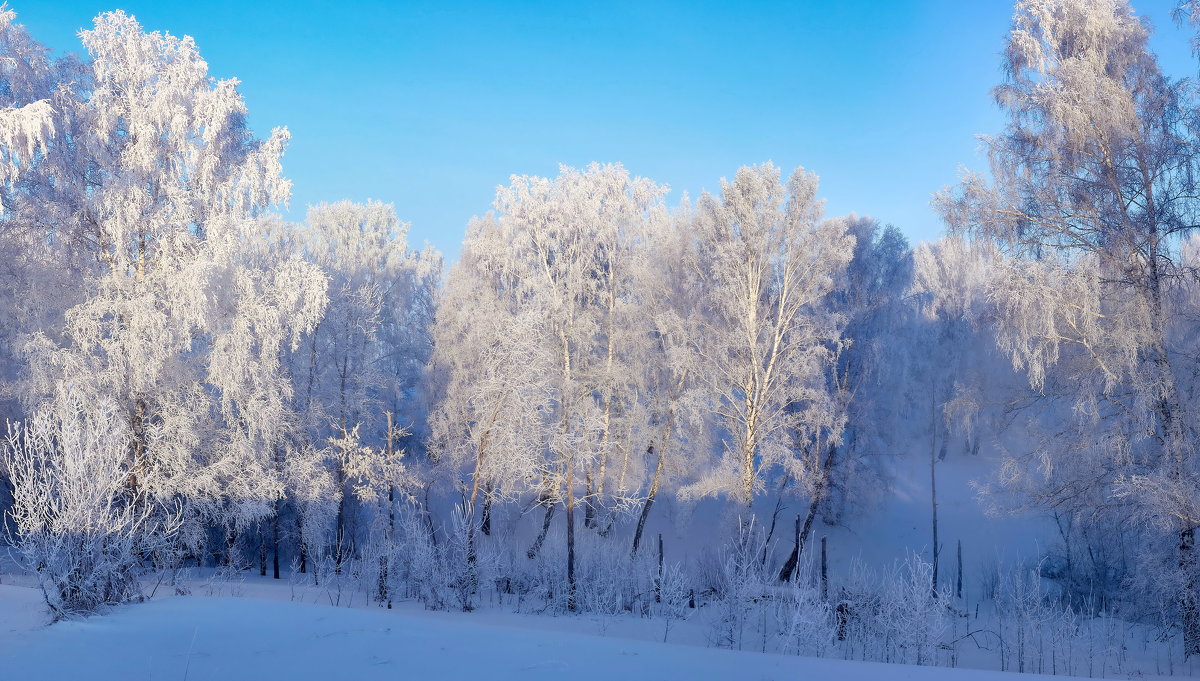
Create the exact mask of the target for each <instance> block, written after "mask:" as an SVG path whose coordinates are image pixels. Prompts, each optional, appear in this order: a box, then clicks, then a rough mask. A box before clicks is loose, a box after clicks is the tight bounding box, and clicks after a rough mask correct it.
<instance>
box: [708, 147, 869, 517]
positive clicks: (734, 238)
mask: <svg viewBox="0 0 1200 681" xmlns="http://www.w3.org/2000/svg"><path fill="white" fill-rule="evenodd" d="M816 192H817V177H816V175H813V174H812V173H808V172H805V171H804V170H800V169H798V170H797V171H796V172H794V173H793V174H792V176H791V177H790V178H789V180H788V182H787V185H786V186H785V185H784V184H783V183H782V182H781V181H780V172H779V170H778V169H777V168H776V167H775V166H773V165H770V164H766V165H761V166H753V167H743V168H740V169H739V170H738V172H737V175H736V176H735V177H734V179H733V181H732V182H724V181H723V182H722V185H721V197H720V198H717V197H713V196H711V195H709V194H704V195H702V196H701V198H700V201H699V203H698V206H697V218H696V222H695V226H694V228H693V229H694V233H695V234H696V238H697V239H698V240H699V242H700V244H699V249H700V253H701V254H702V256H701V259H700V261H699V267H700V271H701V273H702V275H701V282H702V284H701V285H702V286H703V287H704V293H705V304H704V305H703V307H702V308H701V309H700V310H699V311H698V312H699V314H700V315H701V319H702V320H703V322H702V327H701V328H700V329H699V331H698V335H697V344H698V351H699V353H700V357H701V363H702V366H703V368H702V370H701V371H702V373H703V377H702V378H701V380H702V382H703V384H704V386H705V388H706V390H707V391H708V392H709V395H710V400H711V409H712V411H713V414H714V416H715V417H716V419H717V420H718V421H719V424H720V427H721V428H722V429H723V435H722V439H723V441H722V446H721V448H720V454H719V457H718V460H717V461H716V462H715V465H714V466H713V468H712V469H711V470H709V471H708V472H707V473H706V474H705V475H704V476H703V477H702V478H701V479H699V480H698V481H696V482H694V483H693V484H691V485H689V486H688V487H686V488H685V489H684V494H686V495H692V496H704V495H717V494H727V495H729V496H730V497H731V498H733V499H736V500H737V501H739V502H740V503H742V504H746V505H749V504H750V503H751V501H752V500H753V499H754V496H755V494H756V493H758V492H759V491H761V490H762V487H763V475H764V474H765V473H767V472H769V471H771V470H772V469H774V468H777V467H780V466H785V465H788V464H789V463H790V462H791V461H792V459H793V452H792V448H791V444H792V441H791V438H792V436H793V434H794V433H795V432H796V431H797V430H798V429H801V428H803V427H804V425H805V424H806V423H815V422H818V421H822V420H825V419H826V416H828V414H827V413H822V412H823V410H825V409H826V407H827V402H826V399H825V398H826V397H827V393H826V386H825V385H824V381H823V377H824V375H825V371H826V369H827V367H828V366H829V363H830V361H831V360H832V355H831V354H830V352H829V347H828V346H827V344H826V341H829V340H833V339H836V337H837V335H838V330H839V328H840V323H839V322H838V321H837V320H835V319H834V318H833V317H832V316H831V315H830V314H829V313H828V312H827V311H825V310H822V309H821V308H819V307H818V303H819V302H820V301H821V300H822V298H824V296H825V295H826V294H828V293H829V291H830V290H831V289H832V288H833V285H834V281H835V279H836V277H838V276H839V274H840V273H841V272H842V271H843V270H844V269H845V268H846V265H847V264H848V263H849V261H850V258H851V256H852V254H853V250H854V238H853V237H851V236H849V235H848V234H847V233H846V226H845V223H844V221H841V220H825V221H823V220H822V219H821V212H822V207H821V202H820V201H818V200H817V198H816Z"/></svg>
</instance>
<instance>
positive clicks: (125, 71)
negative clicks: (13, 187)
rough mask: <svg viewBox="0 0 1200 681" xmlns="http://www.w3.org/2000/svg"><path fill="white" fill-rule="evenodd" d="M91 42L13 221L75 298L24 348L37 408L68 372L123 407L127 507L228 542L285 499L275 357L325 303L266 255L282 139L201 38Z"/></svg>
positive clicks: (307, 269) (124, 23) (278, 191)
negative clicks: (208, 527)
mask: <svg viewBox="0 0 1200 681" xmlns="http://www.w3.org/2000/svg"><path fill="white" fill-rule="evenodd" d="M80 35H81V38H82V40H83V43H84V47H85V48H86V50H87V53H88V55H87V60H86V61H85V62H83V66H82V67H81V73H83V74H84V76H86V77H85V78H82V79H81V82H78V83H71V84H70V85H69V86H68V87H65V88H59V89H58V90H56V92H59V93H60V94H61V96H59V97H58V98H57V99H55V100H54V104H55V116H56V118H55V130H56V131H57V133H58V134H56V135H55V136H54V137H53V138H51V139H50V140H49V142H48V143H47V146H46V150H45V152H44V153H40V154H39V155H38V157H37V159H36V160H35V162H33V163H31V164H29V167H28V168H26V169H25V170H24V172H23V173H22V178H21V191H19V192H16V193H14V194H13V195H11V196H10V197H9V204H10V208H11V212H9V213H6V215H11V219H12V220H13V221H14V222H21V223H23V224H25V225H27V226H28V225H32V226H33V227H32V228H38V229H42V230H44V234H46V238H47V239H48V240H52V241H53V243H57V244H62V245H63V246H62V249H61V251H60V252H61V254H62V255H63V257H62V259H61V260H60V261H59V262H58V263H57V265H58V267H60V268H61V269H60V270H59V271H58V272H56V274H57V276H58V278H59V280H60V281H61V282H66V283H68V284H69V286H70V287H71V288H73V289H74V293H73V295H71V296H68V300H69V301H70V302H71V306H70V307H69V309H67V310H66V311H65V313H64V314H63V317H62V324H61V326H59V327H57V328H54V327H51V328H41V329H36V330H34V332H33V333H31V334H29V335H28V337H27V341H26V342H25V343H24V350H25V353H26V355H25V356H26V358H27V362H28V381H27V382H26V383H25V386H24V388H25V390H26V394H27V396H28V401H29V404H30V408H31V409H36V408H37V405H38V404H39V403H40V402H42V401H43V400H50V399H52V397H53V395H55V394H56V392H57V386H58V385H60V381H61V380H62V379H63V378H64V377H71V378H72V379H73V380H74V381H75V388H74V389H75V390H76V391H77V392H78V393H79V394H81V395H87V396H90V397H88V398H85V399H84V400H83V402H84V403H85V404H86V403H91V402H94V403H96V404H100V403H102V402H104V401H105V400H111V401H113V402H115V403H116V404H117V405H118V407H119V409H120V410H121V413H123V414H124V418H125V421H126V425H127V429H128V432H129V443H130V445H129V448H128V451H127V457H128V470H129V476H128V485H129V490H130V491H129V493H130V495H131V497H132V498H134V499H137V500H142V501H141V502H139V503H142V502H145V503H149V501H150V500H152V499H157V500H163V499H172V498H174V499H182V500H185V502H186V503H185V506H186V509H187V514H186V515H187V518H188V519H190V520H189V527H190V528H191V529H190V530H188V531H187V532H185V535H184V536H186V537H191V538H192V540H194V541H199V540H200V538H201V535H202V533H201V532H200V530H199V525H198V523H201V522H203V521H204V519H211V520H219V522H220V523H221V524H223V525H225V526H226V528H227V529H228V531H229V532H230V533H231V536H232V535H233V534H234V533H236V532H238V531H240V530H242V529H244V528H245V527H246V526H247V524H248V523H249V522H252V521H253V519H255V518H257V517H261V516H262V515H265V514H266V513H268V512H269V510H270V509H271V507H272V503H273V499H274V498H276V497H277V496H278V494H279V493H280V483H279V480H278V478H277V477H276V476H274V475H272V474H271V473H270V471H271V466H270V465H269V462H268V461H266V457H269V455H270V454H269V453H270V452H271V451H272V449H273V447H274V445H275V443H276V442H277V440H278V438H279V437H280V434H281V430H282V427H283V425H284V424H285V423H286V419H285V416H286V414H287V412H288V407H289V404H290V393H289V385H288V382H287V380H286V377H285V376H284V375H283V373H282V369H281V365H280V349H281V348H282V347H283V346H285V345H288V344H292V343H296V342H298V340H299V338H300V335H301V334H302V333H303V332H304V331H305V330H306V329H308V328H310V327H311V326H312V325H313V324H314V323H315V321H316V319H317V318H318V317H319V316H320V314H321V313H322V311H323V307H324V303H325V279H324V277H323V275H322V274H321V273H320V272H319V271H318V270H316V268H314V267H312V266H311V265H308V264H306V263H304V262H303V261H302V260H300V259H299V258H297V257H290V258H281V259H271V258H270V257H268V256H267V255H265V254H264V253H263V252H262V251H261V250H259V249H257V248H256V245H257V244H259V243H261V241H260V240H261V231H262V225H261V223H259V222H258V219H259V217H260V216H261V215H262V214H263V213H264V212H265V211H266V210H267V209H268V208H269V207H270V206H272V205H275V204H279V203H281V202H283V201H284V200H286V198H287V196H288V192H289V183H288V182H287V181H286V180H284V179H283V178H282V177H281V176H280V168H281V166H280V156H281V154H282V151H283V146H284V144H285V142H286V139H287V132H286V131H285V130H282V129H277V130H275V131H274V132H273V133H272V135H271V136H270V137H269V138H268V139H266V140H258V139H256V138H255V137H254V136H253V134H252V133H251V131H250V130H249V128H248V127H247V125H246V108H245V105H244V103H243V101H242V99H241V97H240V95H239V94H238V93H237V89H236V87H237V82H236V81H233V80H225V81H214V80H213V79H211V78H210V77H209V76H208V74H207V66H206V64H205V63H204V61H203V60H202V59H201V58H200V56H199V53H198V51H197V49H196V46H195V44H194V43H193V41H192V40H191V39H190V38H186V37H185V38H177V37H174V36H171V35H169V34H163V33H146V32H145V31H143V30H142V28H141V26H140V25H139V24H138V23H137V22H136V21H135V20H134V19H133V18H132V17H130V16H128V15H126V14H124V13H122V12H112V13H107V14H102V15H100V16H99V17H97V19H96V21H95V27H94V28H93V29H91V30H87V31H83V32H82V33H81V34H80ZM48 243H49V241H48ZM72 299H73V300H72ZM193 548H196V547H193Z"/></svg>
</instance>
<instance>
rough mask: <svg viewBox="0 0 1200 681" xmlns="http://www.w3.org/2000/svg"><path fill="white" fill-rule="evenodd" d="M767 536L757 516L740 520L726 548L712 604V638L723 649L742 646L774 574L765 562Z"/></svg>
mask: <svg viewBox="0 0 1200 681" xmlns="http://www.w3.org/2000/svg"><path fill="white" fill-rule="evenodd" d="M765 549H766V539H765V537H764V536H763V532H762V528H761V527H758V526H757V524H756V522H755V520H754V518H753V517H751V519H750V520H748V521H747V520H739V521H738V529H737V534H736V535H735V536H734V537H733V540H732V542H730V543H729V544H728V545H727V546H726V547H725V549H724V551H723V552H722V555H721V561H720V569H721V572H720V575H719V582H718V583H717V584H716V593H715V594H714V600H713V602H712V603H711V605H712V606H713V607H715V608H716V615H715V617H714V619H713V620H712V624H711V631H710V638H711V640H712V642H713V644H714V645H716V646H718V647H721V648H739V649H740V648H741V647H742V645H743V643H744V642H745V633H746V624H747V621H748V620H749V618H750V615H751V611H752V609H753V608H754V606H755V605H756V604H758V602H759V601H760V600H761V599H762V598H763V595H764V593H765V592H766V590H767V586H768V585H769V584H771V583H772V582H773V575H772V574H770V571H769V570H767V569H766V567H765V565H764V564H763V561H762V556H763V555H764V550H765Z"/></svg>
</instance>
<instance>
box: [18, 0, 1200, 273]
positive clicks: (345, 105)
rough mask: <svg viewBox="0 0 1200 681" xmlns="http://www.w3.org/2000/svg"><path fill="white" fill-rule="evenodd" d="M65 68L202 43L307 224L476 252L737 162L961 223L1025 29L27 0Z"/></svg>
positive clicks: (856, 3)
mask: <svg viewBox="0 0 1200 681" xmlns="http://www.w3.org/2000/svg"><path fill="white" fill-rule="evenodd" d="M1133 1H1134V6H1135V8H1137V9H1138V11H1139V12H1140V13H1141V14H1143V15H1146V16H1148V17H1150V19H1151V21H1152V22H1153V23H1154V25H1155V26H1156V28H1157V29H1158V34H1157V35H1156V37H1155V40H1154V48H1155V50H1156V51H1157V52H1158V53H1159V55H1160V57H1161V58H1162V61H1163V64H1164V68H1165V69H1166V70H1167V72H1168V73H1171V74H1172V75H1176V76H1192V75H1194V73H1195V71H1196V69H1197V62H1196V61H1195V60H1194V59H1193V58H1192V56H1191V54H1190V51H1189V47H1188V44H1187V34H1186V33H1185V32H1184V31H1182V30H1180V29H1178V28H1176V26H1175V25H1174V23H1173V22H1172V21H1171V19H1170V14H1169V11H1170V8H1171V6H1172V5H1173V4H1174V3H1173V2H1172V1H1171V0H1133ZM9 4H10V6H11V7H12V9H14V10H15V11H16V12H17V14H18V19H17V20H18V22H19V23H24V24H26V25H27V26H28V27H29V29H30V31H31V32H32V34H33V35H34V37H35V38H37V39H39V40H41V41H42V42H44V43H46V44H48V45H49V46H50V47H52V48H54V49H55V50H56V51H60V52H61V51H78V50H79V49H80V48H79V42H78V39H77V38H76V35H75V34H76V32H77V31H78V30H79V29H81V28H84V27H87V26H90V24H91V18H92V17H93V16H95V15H96V14H98V13H99V12H101V11H105V10H109V9H115V8H117V7H120V8H121V9H125V10H126V11H127V12H129V13H131V14H133V15H135V16H136V17H137V18H138V19H139V21H140V22H141V23H142V25H143V26H144V27H145V28H147V29H148V30H165V31H168V32H170V33H173V34H176V35H190V36H192V37H194V38H195V39H196V42H197V44H198V45H199V48H200V53H201V55H202V56H204V57H205V59H206V60H207V61H208V63H209V68H210V72H211V74H212V75H213V76H215V77H219V78H227V77H237V78H238V79H240V80H241V81H242V86H241V91H242V93H243V95H244V96H245V99H246V102H247V106H248V107H249V109H250V123H251V125H252V126H253V127H254V128H255V129H256V130H257V131H259V132H260V133H261V134H265V133H266V132H267V131H269V130H270V128H271V127H273V126H276V125H286V126H288V127H289V128H290V129H291V132H292V142H291V145H290V147H289V148H288V152H287V155H286V157H285V158H284V168H285V171H286V174H287V175H288V176H289V177H290V178H291V179H292V180H293V182H294V192H293V198H292V203H291V211H290V217H291V218H293V219H300V218H301V217H303V213H304V211H305V208H306V206H307V205H309V204H313V203H318V202H321V201H335V200H338V199H343V198H348V199H353V200H359V201H361V200H366V199H368V198H373V199H379V200H382V201H386V202H389V203H394V204H395V206H396V211H397V213H398V214H399V215H400V217H401V219H403V220H406V221H409V222H411V223H412V229H411V233H410V241H411V242H412V243H413V244H414V245H417V246H419V245H421V244H422V243H423V242H426V241H427V242H429V243H431V244H433V245H434V246H435V247H437V248H438V249H440V250H441V251H443V252H444V253H446V254H447V256H448V258H449V259H453V258H455V257H456V256H457V252H458V250H459V243H460V241H461V239H462V236H463V233H464V230H465V225H466V222H467V220H468V219H469V218H470V217H471V216H472V215H479V214H482V213H484V212H486V211H487V210H488V209H489V208H490V206H491V201H492V198H493V197H494V195H495V188H496V186H497V185H501V184H507V183H508V177H509V175H511V174H536V175H553V174H555V173H556V172H557V167H558V164H559V163H565V164H568V165H575V166H580V165H585V164H587V163H588V162H590V161H619V162H621V163H623V164H624V165H625V166H626V167H627V168H628V169H629V170H630V172H631V173H633V174H636V175H643V176H646V177H650V178H652V179H654V180H656V181H658V182H660V183H665V184H668V185H670V186H671V187H672V189H673V192H672V197H673V198H672V202H674V201H675V200H678V198H679V196H680V194H681V192H683V191H687V192H689V193H691V194H692V195H695V194H698V193H699V192H700V190H702V189H707V190H709V191H716V190H718V189H719V188H720V178H722V177H732V176H733V173H734V172H735V170H736V169H737V168H738V166H740V165H745V164H751V163H760V162H763V161H768V160H770V161H774V162H775V163H776V164H777V165H780V166H782V167H783V168H784V169H785V171H786V170H790V169H791V168H793V167H795V166H798V165H802V166H804V167H806V168H808V169H809V170H813V171H815V172H817V173H818V174H819V175H820V176H821V184H822V188H821V195H822V196H824V197H826V198H827V199H828V203H827V212H828V214H830V215H833V214H844V213H849V212H851V211H854V212H857V213H859V214H866V215H872V216H874V217H876V218H878V219H879V220H881V221H882V222H889V223H892V224H895V225H896V226H898V227H900V228H901V229H903V230H904V232H905V233H906V234H908V235H909V238H910V239H912V240H913V241H920V240H926V239H932V238H936V237H937V236H939V235H940V233H941V230H942V227H941V225H940V224H939V222H938V220H937V218H936V216H935V215H934V214H933V212H932V210H931V209H930V208H929V199H930V195H931V194H932V193H933V192H934V191H936V190H937V189H939V188H940V187H942V186H945V185H947V184H950V183H953V182H954V181H955V179H956V177H957V174H958V168H959V167H960V166H967V167H970V168H973V169H980V170H982V169H984V161H983V158H982V157H981V156H980V155H979V153H978V142H977V140H976V137H975V136H976V135H977V134H980V133H991V132H998V131H999V130H1000V129H1001V127H1002V123H1003V121H1002V118H1001V116H1000V114H999V112H998V111H997V110H996V108H995V107H994V105H993V104H992V101H991V97H990V90H991V88H992V87H993V86H995V85H996V84H997V83H998V82H999V81H1000V79H1001V70H1000V60H999V56H998V54H999V51H1000V49H1001V47H1002V45H1003V41H1004V37H1005V34H1006V32H1007V30H1008V26H1009V18H1010V16H1011V13H1012V8H1011V3H1010V2H1005V1H1002V0H912V1H911V2H884V1H881V0H841V1H838V2H811V1H794V2H775V3H768V2H762V3H749V6H742V3H731V2H728V1H724V2H712V3H709V2H679V3H668V2H604V3H590V2H559V3H544V4H543V3H515V2H505V3H499V2H497V3H488V4H484V3H462V4H459V3H450V2H379V1H375V2H340V3H331V2H315V1H310V0H290V1H287V2H280V1H274V0H271V1H253V2H247V1H246V0H217V1H206V0H194V1H192V2H162V1H161V0H53V1H47V0H10V2H9Z"/></svg>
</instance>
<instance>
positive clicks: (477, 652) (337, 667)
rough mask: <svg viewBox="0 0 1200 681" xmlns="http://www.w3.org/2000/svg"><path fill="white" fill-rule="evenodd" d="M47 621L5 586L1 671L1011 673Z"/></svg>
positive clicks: (115, 619) (333, 623) (142, 616)
mask: <svg viewBox="0 0 1200 681" xmlns="http://www.w3.org/2000/svg"><path fill="white" fill-rule="evenodd" d="M564 619H565V618H564ZM42 620H44V617H43V616H41V615H40V602H39V601H38V594H37V592H36V591H35V590H34V589H30V588H25V587H16V586H0V670H3V677H4V678H5V679H22V680H24V679H85V678H86V679H89V680H90V681H107V680H108V679H112V680H114V681H115V680H118V679H119V680H121V681H125V680H128V679H148V680H153V679H187V680H188V681H201V680H204V679H214V680H216V679H220V680H224V679H234V678H248V679H276V678H278V679H321V680H322V681H334V680H336V679H489V680H495V681H499V680H502V679H521V680H522V681H528V680H530V679H543V678H546V679H549V678H557V679H561V678H570V679H573V680H575V681H586V680H590V679H597V680H600V679H603V680H605V681H612V680H613V679H739V680H747V681H759V680H767V679H807V680H819V679H837V680H838V681H852V680H857V679H881V678H887V679H914V680H921V679H960V680H963V681H984V680H990V679H1012V678H1013V677H1012V675H1010V674H1004V673H1001V672H983V671H974V670H954V669H942V668H931V667H910V666H903V665H882V664H872V663H862V662H843V661H838V660H821V659H812V658H801V657H789V656H783V655H772V654H762V653H751V652H736V651H728V650H717V649H712V648H698V647H694V646H682V645H673V644H663V643H654V642H648V641H633V640H628V639H620V638H610V637H603V636H598V635H587V634H579V633H571V632H562V631H551V630H544V629H526V628H520V627H511V626H501V625H498V624H493V623H488V622H486V621H484V622H481V621H479V619H478V618H473V617H472V616H471V615H457V614H436V613H422V612H412V611H391V612H389V611H386V610H377V609H376V610H369V609H354V608H335V607H331V606H328V605H324V606H323V605H314V604H309V603H293V602H287V601H271V600H264V599H259V598H249V597H241V598H231V597H207V596H201V595H193V596H184V597H176V596H171V597H165V598H159V599H156V600H154V601H152V602H149V603H144V604H138V605H130V606H124V607H122V608H119V609H117V610H116V611H114V612H113V613H111V614H109V615H106V616H103V617H93V618H90V619H87V620H81V621H73V622H61V623H58V624H55V625H52V626H49V627H47V626H45V625H44V623H43V622H42ZM1022 678H1030V679H1049V678H1051V677H1033V676H1024V677H1022ZM1055 678H1063V677H1055ZM1177 678H1178V677H1177Z"/></svg>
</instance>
